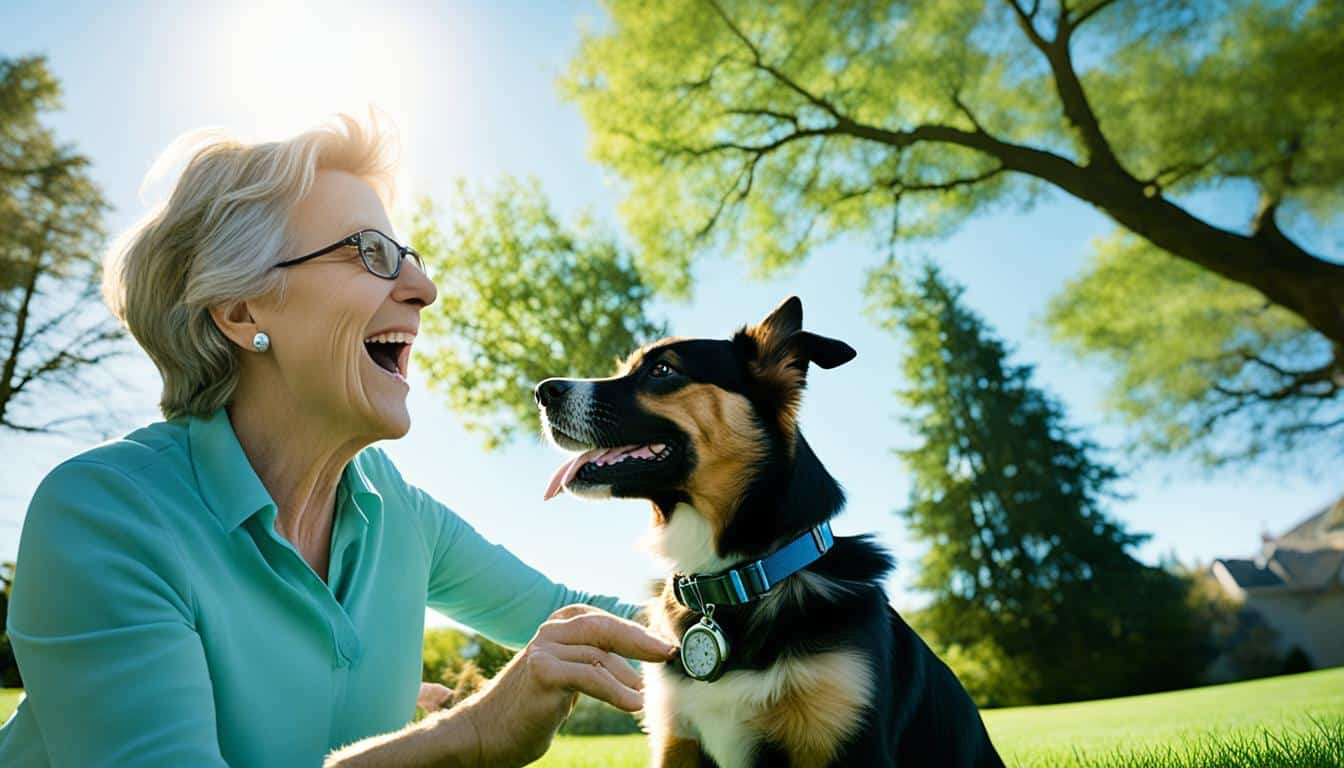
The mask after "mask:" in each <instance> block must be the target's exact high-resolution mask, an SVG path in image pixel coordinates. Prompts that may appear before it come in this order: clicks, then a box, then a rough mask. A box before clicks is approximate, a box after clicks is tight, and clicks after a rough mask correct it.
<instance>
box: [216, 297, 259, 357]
mask: <svg viewBox="0 0 1344 768" xmlns="http://www.w3.org/2000/svg"><path fill="white" fill-rule="evenodd" d="M210 318H211V319H212V320H214V321H215V327H216V328H218V329H219V332H220V333H222V334H224V336H225V337H226V338H228V339H229V341H232V342H233V343H234V344H237V345H238V346H240V347H242V348H243V349H245V350H248V351H249V352H250V351H252V339H253V338H254V337H256V335H257V332H258V331H261V330H262V329H261V328H259V327H258V326H257V321H256V320H255V319H253V317H252V310H251V309H250V308H249V307H248V305H247V302H246V301H229V302H225V303H223V304H216V305H214V306H212V307H210Z"/></svg>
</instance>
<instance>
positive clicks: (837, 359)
mask: <svg viewBox="0 0 1344 768" xmlns="http://www.w3.org/2000/svg"><path fill="white" fill-rule="evenodd" d="M733 343H734V346H735V347H737V349H738V353H739V354H740V355H742V357H743V358H744V360H745V361H746V363H747V370H749V371H750V372H751V376H752V378H754V379H755V380H756V382H757V383H758V384H759V385H760V388H761V393H762V395H764V396H765V397H766V398H768V400H769V401H771V402H772V404H773V405H774V409H775V411H776V413H778V415H779V423H780V426H781V427H782V428H783V429H784V431H785V432H786V433H790V434H792V433H793V431H794V427H795V421H796V418H797V413H798V405H799V402H800V401H801V399H802V392H803V387H804V386H806V384H807V366H808V364H809V363H816V364H817V365H819V366H821V367H822V368H835V367H836V366H838V365H844V364H845V363H847V362H849V361H850V360H853V359H854V356H855V354H856V353H855V352H854V348H853V347H851V346H849V345H848V344H846V343H845V342H843V341H840V340H839V339H831V338H827V337H825V336H819V335H817V334H815V333H811V332H809V331H804V330H803V302H802V301H801V300H799V298H798V297H797V296H790V297H789V298H787V299H785V300H784V301H782V302H780V305H779V306H778V307H775V309H774V311H772V312H771V313H770V314H769V315H766V317H765V319H764V320H762V321H761V322H759V323H757V324H756V325H753V326H748V327H746V328H743V329H742V330H741V331H738V333H737V335H736V336H735V337H734V338H733Z"/></svg>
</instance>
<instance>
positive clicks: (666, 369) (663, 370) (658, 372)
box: [649, 363, 676, 379]
mask: <svg viewBox="0 0 1344 768" xmlns="http://www.w3.org/2000/svg"><path fill="white" fill-rule="evenodd" d="M674 373H676V371H675V370H674V369H673V368H672V366H670V365H668V364H667V363H658V364H657V365H655V366H653V370H651V371H649V375H650V376H652V377H654V378H655V379H663V378H667V377H668V376H671V375H672V374H674Z"/></svg>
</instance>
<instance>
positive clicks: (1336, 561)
mask: <svg viewBox="0 0 1344 768" xmlns="http://www.w3.org/2000/svg"><path fill="white" fill-rule="evenodd" d="M1214 570H1215V572H1217V573H1218V576H1219V579H1220V580H1222V581H1224V582H1230V584H1228V585H1227V586H1228V587H1229V588H1231V587H1236V588H1239V589H1241V590H1256V589H1284V588H1286V589H1293V590H1297V589H1302V590H1314V589H1325V588H1329V587H1332V586H1337V585H1340V584H1344V496H1341V497H1340V498H1339V499H1337V500H1336V501H1334V502H1333V503H1331V504H1329V505H1327V506H1325V507H1324V508H1323V509H1321V510H1320V511H1319V512H1317V513H1316V514H1314V515H1312V516H1311V517H1308V518H1307V519H1305V520H1303V521H1302V522H1300V523H1298V524H1297V525H1295V526H1293V527H1292V528H1290V529H1288V530H1287V531H1285V532H1284V533H1283V534H1281V535H1279V536H1265V537H1264V543H1263V547H1262V548H1261V552H1260V557H1259V558H1257V559H1255V560H1242V559H1232V558H1220V559H1218V560H1215V561H1214Z"/></svg>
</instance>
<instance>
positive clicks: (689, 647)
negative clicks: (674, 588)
mask: <svg viewBox="0 0 1344 768" xmlns="http://www.w3.org/2000/svg"><path fill="white" fill-rule="evenodd" d="M727 659H728V638H726V637H724V636H723V630H721V629H719V625H718V624H717V623H716V622H715V621H714V619H712V618H710V617H709V616H705V617H704V618H702V619H700V622H699V623H698V624H692V625H691V626H690V628H689V629H687V630H686V632H685V633H684V634H683V635H682V636H681V666H682V667H683V668H685V670H686V674H688V675H690V676H691V677H693V678H695V679H696V680H703V681H705V682H707V683H708V682H713V681H714V680H717V679H718V677H719V675H721V674H723V662H724V661H726V660H727Z"/></svg>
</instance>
